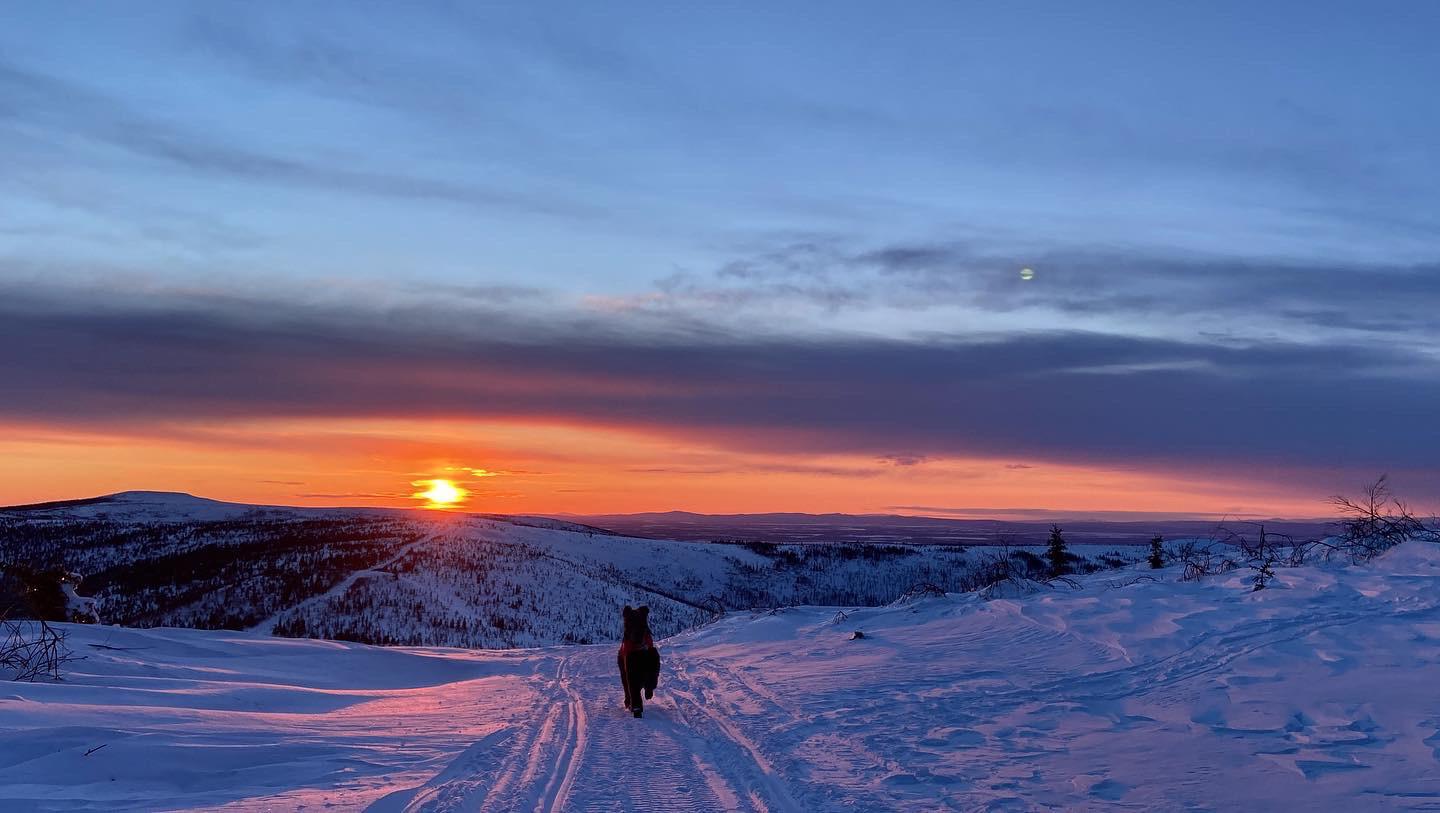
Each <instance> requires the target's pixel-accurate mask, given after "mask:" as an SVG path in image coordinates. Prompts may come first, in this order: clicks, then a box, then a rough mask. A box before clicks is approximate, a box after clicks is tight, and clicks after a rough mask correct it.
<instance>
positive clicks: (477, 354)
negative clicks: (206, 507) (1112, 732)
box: [0, 0, 1440, 516]
mask: <svg viewBox="0 0 1440 813" xmlns="http://www.w3.org/2000/svg"><path fill="white" fill-rule="evenodd" d="M1437 29H1440V6H1435V5H1433V4H1428V3H1416V2H1405V3H1386V2H1378V3H1365V4H1361V3H1356V2H1350V3H1332V2H1303V3H1301V2H1271V3H1264V4H1256V3H1238V2H1237V3H1224V2H1221V3H1207V4H1193V3H1170V2H1110V3H1105V4H1099V5H1095V4H1089V5H1085V6H1078V5H1076V4H1073V3H1064V2H1053V3H1035V2H1020V3H1006V4H995V3H965V2H944V3H923V2H916V3H906V4H901V5H900V7H898V8H881V7H880V6H878V5H876V4H873V3H859V2H853V3H852V2H840V3H831V2H827V3H787V4H768V3H724V4H706V5H692V4H668V3H655V4H646V3H615V4H603V5H602V4H590V5H582V6H574V5H563V6H562V5H559V4H556V5H552V6H543V5H541V4H529V3H527V4H519V3H517V4H474V3H444V2H435V3H425V4H403V5H395V4H365V3H357V2H345V3H318V2H317V3H306V4H281V3H218V2H217V3H206V4H198V5H197V4H191V3H165V2H153V3H145V4H138V5H137V4H102V5H95V4H79V3H64V2H61V3H16V2H4V0H0V503H24V502H34V501H40V500H48V499H63V498H73V497H82V496H92V495H95V494H101V493H108V492H113V491H118V490H125V489H152V490H179V491H189V492H192V493H197V494H202V495H204V496H210V497H216V498H222V499H235V500H243V501H255V502H272V503H283V504H312V505H359V504H364V505H414V504H418V503H417V500H416V499H415V498H414V497H413V495H414V494H416V493H417V492H419V491H423V490H425V489H427V488H428V487H429V483H430V481H433V480H437V479H446V480H450V481H452V482H454V483H456V484H457V485H459V486H461V487H462V488H465V489H466V490H467V491H468V492H469V499H468V500H467V501H466V503H465V506H466V507H468V508H472V509H476V510H486V511H497V512H507V513H510V512H516V513H622V512H631V511H648V510H671V509H683V510H693V511H703V512H745V511H777V510H793V511H814V512H828V511H843V512H851V513H870V512H889V511H900V512H905V513H927V514H934V515H940V516H946V515H956V516H959V515H974V514H976V513H977V512H979V513H984V512H985V511H986V510H990V509H993V510H995V511H1001V510H1004V511H1010V512H1013V511H1014V510H1015V509H1046V510H1062V511H1071V512H1075V513H1076V514H1077V515H1079V514H1083V513H1086V512H1103V511H1137V512H1161V513H1170V514H1174V515H1186V516H1190V515H1203V516H1210V515H1226V514H1228V515H1258V516H1275V515H1285V516H1316V515H1322V514H1324V513H1325V511H1326V509H1325V507H1324V503H1323V500H1324V498H1325V497H1326V496H1328V495H1331V494H1334V493H1338V492H1354V491H1355V490H1357V489H1358V487H1359V486H1360V485H1362V484H1363V483H1365V482H1368V481H1370V480H1372V479H1374V478H1375V477H1376V476H1378V475H1379V474H1382V473H1388V474H1389V475H1390V477H1391V480H1392V482H1393V483H1394V485H1395V487H1396V489H1397V491H1399V492H1400V493H1402V494H1404V495H1406V496H1408V497H1410V498H1411V499H1412V500H1414V501H1416V502H1418V503H1421V504H1424V503H1426V502H1427V500H1428V499H1429V498H1431V497H1437V496H1440V466H1437V464H1436V462H1435V461H1436V460H1437V459H1440V431H1437V429H1436V425H1435V419H1434V416H1435V415H1437V414H1440V319H1437V317H1436V314H1437V312H1440V308H1437V306H1440V139H1437V138H1436V137H1435V134H1436V133H1437V132H1440V102H1437V101H1436V96H1435V94H1434V92H1433V85H1434V80H1435V77H1436V76H1440V49H1437V48H1435V47H1434V38H1433V32H1434V31H1435V30H1437Z"/></svg>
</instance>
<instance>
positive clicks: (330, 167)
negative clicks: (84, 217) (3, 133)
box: [0, 62, 590, 217]
mask: <svg viewBox="0 0 1440 813" xmlns="http://www.w3.org/2000/svg"><path fill="white" fill-rule="evenodd" d="M4 121H10V122H14V123H16V124H19V125H21V126H22V129H23V130H40V131H42V132H44V133H47V134H48V135H49V136H50V137H51V138H52V139H54V140H56V141H64V142H70V141H73V140H74V139H75V138H77V137H78V138H79V139H81V140H83V141H85V142H90V143H91V144H97V145H102V146H107V147H111V148H115V149H119V150H123V151H125V152H127V153H129V154H131V155H132V156H135V157H138V158H143V159H147V160H150V161H155V162H159V163H161V164H165V165H169V166H171V167H174V168H175V169H178V170H181V171H183V172H185V173H191V174H193V173H199V174H201V175H205V176H211V177H217V176H218V177H224V178H228V179H231V180H235V181H242V182H246V183H256V182H263V183H270V184H281V185H289V186H294V187H301V188H308V189H319V190H324V191H330V192H339V193H358V194H362V195H370V196H376V197H387V198H395V199H400V200H407V201H433V202H443V203H454V204H460V205H464V206H469V207H475V208H479V209H484V210H494V209H506V210H512V211H520V212H524V213H529V214H540V215H558V216H566V217H576V216H586V215H588V214H590V211H589V209H588V207H585V206H582V205H580V204H577V203H573V202H568V201H557V200H552V199H548V198H538V197H535V196H533V195H530V194H528V193H522V192H518V191H515V190H511V189H501V188H494V187H486V186H482V185H478V184H473V183H459V182H455V181H449V180H440V179H436V178H426V177H420V176H414V175H401V174H394V173H388V172H381V171H374V170H370V169H366V168H364V167H363V166H350V165H345V166H341V165H336V164H334V163H324V162H320V161H316V160H311V159H308V158H300V157H294V156H290V155H280V154H275V153H271V152H264V151H261V150H257V149H252V148H249V147H243V146H238V145H235V144H231V143H228V142H226V141H225V140H224V139H223V138H222V137H221V136H219V135H216V134H211V133H208V132H201V131H200V130H198V129H195V128H192V127H188V126H186V125H184V124H179V123H175V122H171V121H166V120H162V119H161V118H159V117H157V116H153V115H150V114H148V113H145V112H142V111H139V110H136V109H133V108H132V107H130V106H129V105H127V104H125V103H123V102H121V101H119V100H117V99H114V98H111V97H109V96H107V95H105V94H103V93H101V92H99V91H96V90H93V89H91V88H89V87H85V86H81V85H78V84H75V83H72V82H70V81H68V80H65V79H60V78H57V77H53V76H47V75H43V74H39V73H34V72H31V71H28V70H25V69H23V68H20V67H18V66H16V65H13V64H8V63H5V62H0V122H4Z"/></svg>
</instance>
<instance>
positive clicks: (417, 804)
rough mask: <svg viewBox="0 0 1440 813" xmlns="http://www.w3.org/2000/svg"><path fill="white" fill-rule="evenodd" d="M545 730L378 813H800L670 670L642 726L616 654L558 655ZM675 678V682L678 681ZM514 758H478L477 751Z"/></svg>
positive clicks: (550, 672)
mask: <svg viewBox="0 0 1440 813" xmlns="http://www.w3.org/2000/svg"><path fill="white" fill-rule="evenodd" d="M540 672H541V673H544V674H537V679H538V680H541V681H543V682H544V684H545V687H544V689H543V690H542V691H541V692H540V695H539V696H540V697H541V698H542V699H541V701H540V703H541V708H540V711H539V712H538V713H537V714H536V715H535V718H536V719H537V723H536V724H535V725H534V726H533V727H530V728H529V729H528V730H521V731H518V732H516V733H515V735H514V736H513V737H511V738H509V740H508V742H498V741H495V740H493V739H487V740H484V741H482V742H480V743H477V744H476V745H475V746H473V747H472V748H471V749H467V751H466V752H464V753H462V754H461V755H460V756H459V757H458V758H457V759H456V760H455V762H453V763H452V764H451V765H450V766H448V767H447V768H446V769H445V770H443V771H441V772H440V774H439V775H437V777H436V779H435V780H432V782H431V783H430V784H429V786H428V787H427V788H425V789H424V790H423V791H422V792H419V793H415V794H413V795H412V796H410V797H409V798H408V799H405V800H404V801H405V802H406V804H404V806H403V807H401V806H398V805H397V804H396V803H397V802H400V801H402V800H401V799H399V798H390V799H388V800H385V801H383V802H382V803H380V804H377V805H376V806H375V807H374V808H373V809H374V810H376V811H384V810H396V809H400V810H406V811H426V812H427V813H439V811H462V810H465V811H469V810H475V811H496V813H498V812H499V811H527V812H528V811H536V813H559V812H560V811H568V810H586V811H714V810H735V811H753V813H779V812H780V811H786V812H787V813H788V811H796V810H799V809H800V808H799V807H797V806H796V805H795V803H794V802H793V801H792V800H791V799H790V797H789V794H788V792H787V791H786V790H785V788H784V785H783V783H781V782H780V780H779V779H778V778H776V777H775V776H774V775H773V773H772V768H771V767H770V766H769V764H768V763H767V762H766V761H765V760H764V758H763V757H761V756H760V755H759V754H758V752H757V751H756V749H755V746H754V745H753V744H752V743H750V742H749V741H748V740H745V739H744V738H743V736H740V735H738V734H737V733H736V732H735V730H734V729H733V728H732V727H730V726H729V725H728V724H727V723H725V722H724V720H723V719H721V718H719V717H717V716H716V715H714V714H713V713H711V712H709V711H708V710H706V708H705V705H704V702H703V701H701V700H699V699H697V698H698V697H700V695H701V692H700V690H699V689H698V688H696V687H694V686H691V685H690V684H689V681H688V678H687V677H685V675H687V674H688V671H686V670H684V669H681V670H680V671H678V672H677V671H675V670H672V669H670V668H669V665H668V664H667V672H666V674H665V676H664V677H662V683H661V688H660V690H659V691H658V692H657V693H656V695H655V698H654V700H653V701H650V702H648V703H647V704H646V706H645V716H644V717H643V718H642V719H639V720H637V719H635V718H634V717H632V716H631V715H630V713H629V712H628V711H626V710H625V709H624V708H623V707H622V705H621V702H620V701H621V692H620V682H619V677H618V675H617V674H616V669H615V660H614V654H613V652H612V651H611V650H610V648H609V647H586V648H584V649H581V650H578V651H576V652H575V654H568V655H562V656H556V657H550V658H547V659H546V661H545V663H544V665H543V666H541V667H540ZM667 678H668V680H667ZM479 749H489V750H491V751H494V752H499V753H502V754H503V755H502V756H500V757H499V758H498V759H492V760H490V762H489V764H485V761H484V760H479V759H477V756H478V755H477V754H476V753H475V751H477V750H479Z"/></svg>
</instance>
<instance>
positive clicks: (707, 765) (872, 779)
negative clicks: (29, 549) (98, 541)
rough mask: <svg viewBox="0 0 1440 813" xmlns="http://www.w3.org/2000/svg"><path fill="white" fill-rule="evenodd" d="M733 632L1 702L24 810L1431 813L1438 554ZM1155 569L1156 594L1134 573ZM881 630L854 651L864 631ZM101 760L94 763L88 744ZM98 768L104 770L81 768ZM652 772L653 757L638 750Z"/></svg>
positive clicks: (7, 779)
mask: <svg viewBox="0 0 1440 813" xmlns="http://www.w3.org/2000/svg"><path fill="white" fill-rule="evenodd" d="M1178 576H1179V568H1167V569H1164V570H1159V571H1148V570H1146V571H1139V570H1137V571H1132V572H1110V573H1097V574H1093V575H1090V576H1084V577H1080V578H1078V579H1076V584H1077V588H1076V589H1073V590H1071V589H1065V590H1053V591H1045V592H1042V593H1037V594H1034V595H1030V596H1026V597H1022V598H1015V599H999V600H992V601H986V600H984V599H982V598H981V597H979V596H977V595H975V594H967V595H949V596H942V597H929V598H920V599H917V600H913V601H906V602H900V603H897V604H895V605H894V606H889V607H877V608H855V607H798V608H788V609H784V610H780V611H778V612H757V613H748V612H742V613H731V614H729V615H728V616H726V617H725V618H723V619H722V620H719V621H718V622H715V623H712V624H708V625H706V626H703V627H701V628H699V629H696V630H693V631H690V632H686V633H683V634H681V635H678V636H674V637H672V638H669V639H667V640H663V641H661V642H660V644H661V647H662V650H663V653H664V659H665V669H664V673H663V675H662V678H661V684H660V691H659V693H658V694H657V696H656V699H655V701H654V703H653V704H647V710H646V716H645V718H644V719H643V720H634V719H632V718H630V717H628V716H627V715H626V714H625V713H624V712H623V710H622V709H620V708H619V693H618V681H617V680H616V679H615V676H614V675H613V670H614V650H613V648H612V647H611V646H610V645H596V646H571V647H552V648H545V649H532V650H511V651H506V652H473V651H462V650H444V649H395V648H392V649H379V648H374V647H367V646H361V645H355V644H342V643H331V642H321V641H296V640H282V639H274V638H266V637H262V636H256V635H252V634H248V633H226V632H202V631H190V630H119V629H113V628H103V627H70V628H69V629H70V632H71V634H72V644H73V645H74V646H75V647H76V648H77V650H78V651H80V652H81V653H82V654H85V655H86V656H87V658H86V660H84V661H81V662H79V663H77V664H74V666H73V668H72V670H71V674H70V675H69V676H68V678H67V680H66V681H65V682H63V683H60V684H16V685H12V686H10V687H8V688H7V689H6V691H5V696H4V698H3V699H0V802H3V804H4V807H5V809H7V810H9V809H14V810H31V809H91V810H94V809H106V810H153V809H173V808H193V807H223V808H226V809H235V810H264V809H271V810H275V809H286V810H290V809H298V808H300V807H301V806H306V807H312V808H317V807H321V806H324V807H325V808H326V809H334V810H358V809H363V808H365V807H367V806H373V807H372V809H374V810H377V811H395V810H429V811H439V810H467V809H499V810H512V809H514V810H519V809H523V810H532V809H542V810H591V809H594V810H610V809H616V810H633V809H666V810H688V809H694V810H753V811H758V810H769V811H801V810H803V811H825V810H857V809H859V810H898V811H912V810H913V811H932V810H943V809H959V810H1051V809H1064V810H1078V811H1086V810H1097V811H1098V810H1186V809H1190V810H1227V811H1228V810H1239V811H1251V810H1253V811H1262V810H1297V809H1303V810H1315V811H1351V810H1426V809H1434V808H1435V806H1436V805H1437V804H1440V787H1437V786H1436V782H1435V776H1436V775H1437V771H1440V708H1437V707H1436V705H1435V702H1434V696H1433V695H1434V692H1433V687H1434V686H1436V685H1440V546H1437V545H1434V544H1430V543H1419V542H1412V543H1407V544H1404V545H1401V546H1400V547H1398V548H1395V549H1394V550H1391V551H1390V552H1388V553H1386V554H1385V555H1383V556H1381V557H1380V558H1379V559H1377V560H1375V561H1374V562H1372V563H1371V564H1368V565H1351V566H1339V565H1335V566H1307V567H1300V568H1282V569H1280V570H1279V572H1278V575H1277V578H1276V580H1275V581H1274V582H1273V583H1272V585H1271V587H1270V588H1269V589H1266V590H1263V591H1259V592H1255V591H1253V590H1251V589H1250V587H1251V586H1250V584H1249V581H1248V577H1247V574H1246V573H1245V572H1243V571H1234V572H1232V573H1230V574H1226V575H1222V576H1216V577H1210V578H1207V579H1202V580H1200V581H1198V582H1180V581H1178ZM1142 577H1143V578H1142ZM856 630H859V631H862V632H863V633H864V637H863V638H860V639H853V638H852V633H853V632H854V631H856ZM97 749H98V750H97ZM87 752H88V755H87ZM637 755H643V757H639V756H637Z"/></svg>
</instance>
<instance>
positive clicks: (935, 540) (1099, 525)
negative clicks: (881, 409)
mask: <svg viewBox="0 0 1440 813" xmlns="http://www.w3.org/2000/svg"><path fill="white" fill-rule="evenodd" d="M574 519H576V520H578V521H581V522H585V523H589V524H593V525H599V526H601V527H605V528H612V529H614V530H615V531H618V532H620V533H624V534H631V535H635V536H653V537H661V538H667V539H690V540H717V539H726V540H759V541H766V542H777V543H788V544H799V543H840V542H883V543H890V544H951V545H954V544H963V545H996V544H1017V545H1041V544H1044V541H1045V539H1046V537H1047V536H1048V535H1049V531H1050V526H1051V525H1060V526H1061V527H1062V528H1063V529H1064V531H1065V537H1066V539H1068V540H1069V541H1070V542H1072V543H1075V544H1081V545H1109V546H1114V545H1138V544H1144V543H1146V542H1148V541H1149V540H1150V539H1151V538H1152V537H1154V536H1157V535H1158V536H1162V537H1164V538H1166V539H1194V538H1199V539H1209V538H1212V537H1216V536H1223V533H1224V532H1223V527H1229V528H1235V529H1253V528H1255V527H1257V525H1259V524H1262V523H1263V524H1264V525H1265V528H1266V530H1267V531H1268V532H1273V533H1277V534H1289V535H1291V536H1293V537H1295V538H1297V539H1300V538H1315V537H1321V536H1324V535H1325V534H1326V533H1327V532H1328V525H1329V524H1328V523H1327V522H1326V521H1324V520H1317V519H1264V520H1254V519H1244V520H1229V521H1225V522H1221V521H1217V520H1197V519H1166V518H1163V517H1157V518H1154V519H1127V520H1095V519H1083V518H1081V519H1066V518H1064V517H1059V516H1057V517H1054V518H1047V519H1044V520H1037V519H952V518H946V517H928V516H906V515H901V514H800V513H768V514H694V513H690V512H686V511H664V512H652V513H641V514H598V515H586V516H576V517H574ZM1222 526H1223V527H1222Z"/></svg>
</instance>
